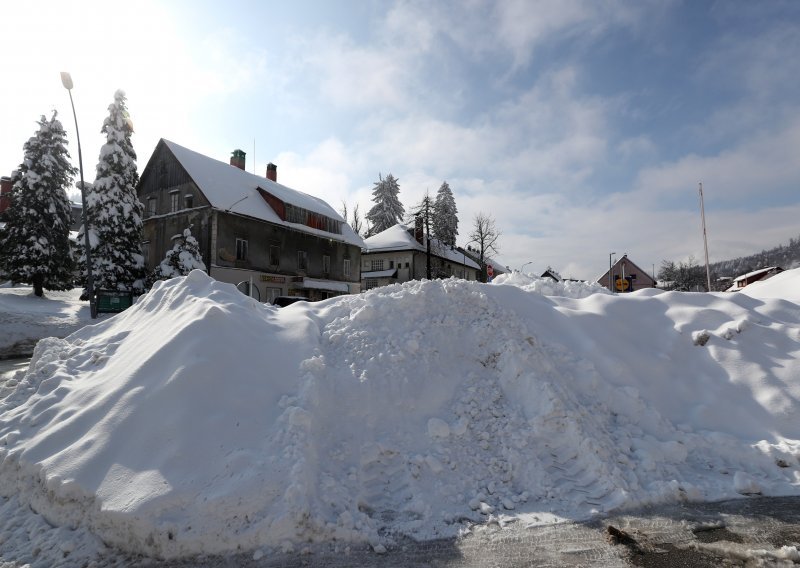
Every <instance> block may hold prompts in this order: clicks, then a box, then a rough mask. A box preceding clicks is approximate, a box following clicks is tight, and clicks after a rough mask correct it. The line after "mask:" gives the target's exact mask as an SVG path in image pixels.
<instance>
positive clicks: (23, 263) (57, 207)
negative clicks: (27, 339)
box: [0, 112, 76, 296]
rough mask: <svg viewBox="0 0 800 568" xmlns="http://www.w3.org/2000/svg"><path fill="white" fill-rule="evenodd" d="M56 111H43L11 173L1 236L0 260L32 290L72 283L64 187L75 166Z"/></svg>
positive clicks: (38, 292)
mask: <svg viewBox="0 0 800 568" xmlns="http://www.w3.org/2000/svg"><path fill="white" fill-rule="evenodd" d="M56 115H57V113H56V112H53V117H52V118H51V119H50V120H49V121H48V120H47V118H45V117H44V116H42V118H41V120H39V122H38V123H37V124H39V130H38V131H37V132H36V134H35V135H34V136H33V137H32V138H31V139H30V140H28V141H27V142H26V143H25V145H24V147H23V149H24V152H25V157H24V160H23V162H22V164H20V166H19V170H18V171H17V172H16V173H15V175H14V178H13V180H14V181H13V187H12V190H11V207H9V208H8V210H7V211H6V215H5V220H6V228H5V231H4V233H5V234H4V238H3V239H2V241H0V262H2V264H3V267H4V269H5V272H6V273H7V275H8V277H9V278H10V279H11V280H12V281H15V282H29V283H31V284H32V285H33V289H34V294H35V295H37V296H42V295H43V289H47V290H69V289H70V288H72V279H73V273H72V269H73V262H72V254H71V251H70V242H69V226H70V223H71V222H72V214H71V206H70V203H69V199H68V198H67V193H66V189H67V188H68V187H69V186H70V184H71V182H72V179H73V176H74V175H75V172H76V169H75V168H74V167H73V166H72V165H71V164H70V161H69V152H67V148H66V144H67V137H66V133H65V132H64V127H63V126H62V125H61V122H59V121H58V120H56Z"/></svg>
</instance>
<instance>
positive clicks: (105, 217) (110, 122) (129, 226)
mask: <svg viewBox="0 0 800 568" xmlns="http://www.w3.org/2000/svg"><path fill="white" fill-rule="evenodd" d="M125 100H126V99H125V93H124V92H123V91H122V90H119V91H117V92H116V93H115V94H114V102H113V103H112V104H111V105H109V107H108V111H109V115H108V117H107V118H106V119H105V120H104V121H103V128H102V129H101V130H100V131H101V132H102V133H103V134H105V135H106V143H105V144H104V145H103V147H102V148H100V159H99V162H98V164H97V176H96V178H95V181H94V184H93V185H92V187H91V189H90V190H89V191H88V192H87V196H86V204H87V209H88V210H87V212H86V215H85V216H84V222H85V221H86V219H88V222H89V242H90V246H91V247H92V254H91V257H92V273H93V276H94V287H95V289H110V290H130V291H133V292H142V291H143V289H144V257H143V256H142V254H141V248H140V243H141V240H142V214H143V212H144V207H143V206H142V204H141V202H140V201H139V199H138V197H137V196H136V184H137V183H138V182H139V174H138V172H137V171H136V152H134V150H133V145H132V144H131V134H132V133H133V125H132V123H131V121H130V118H129V117H128V110H127V107H126V105H125ZM85 229H86V227H85V226H82V227H81V229H80V231H79V234H78V250H79V254H80V259H79V262H80V263H81V265H82V273H83V278H84V282H85V281H86V254H85V251H84V239H83V232H84V230H85Z"/></svg>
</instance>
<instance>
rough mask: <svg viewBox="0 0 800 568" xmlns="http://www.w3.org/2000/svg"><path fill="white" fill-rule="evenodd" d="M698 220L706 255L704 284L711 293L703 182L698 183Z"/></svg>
mask: <svg viewBox="0 0 800 568" xmlns="http://www.w3.org/2000/svg"><path fill="white" fill-rule="evenodd" d="M700 218H701V219H702V221H703V248H704V249H705V253H706V284H707V285H708V291H709V292H711V269H710V268H709V266H708V237H707V235H706V208H705V205H704V204H703V182H700Z"/></svg>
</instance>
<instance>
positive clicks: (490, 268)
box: [486, 264, 494, 278]
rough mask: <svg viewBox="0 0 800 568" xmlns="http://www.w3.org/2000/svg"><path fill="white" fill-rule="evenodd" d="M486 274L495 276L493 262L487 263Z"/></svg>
mask: <svg viewBox="0 0 800 568" xmlns="http://www.w3.org/2000/svg"><path fill="white" fill-rule="evenodd" d="M486 276H488V277H489V278H491V277H492V276H494V267H493V266H492V265H491V264H487V265H486Z"/></svg>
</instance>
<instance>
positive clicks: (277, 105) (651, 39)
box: [0, 0, 800, 278]
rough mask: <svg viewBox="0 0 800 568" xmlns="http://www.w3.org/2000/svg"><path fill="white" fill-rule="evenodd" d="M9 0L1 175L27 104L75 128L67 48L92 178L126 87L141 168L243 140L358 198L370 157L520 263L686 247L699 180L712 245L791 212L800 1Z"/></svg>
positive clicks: (253, 151) (696, 228)
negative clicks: (479, 216)
mask: <svg viewBox="0 0 800 568" xmlns="http://www.w3.org/2000/svg"><path fill="white" fill-rule="evenodd" d="M8 4H9V3H3V4H0V20H2V21H3V22H6V23H7V30H8V32H7V33H6V32H4V34H3V36H2V37H0V52H2V53H3V57H2V59H1V60H0V71H2V76H3V77H4V78H6V84H5V88H4V94H3V102H4V104H3V105H2V110H0V113H2V114H0V127H1V128H2V131H3V136H2V140H0V171H2V172H3V173H4V174H6V175H7V173H10V171H11V170H12V169H13V168H14V167H16V165H17V164H18V163H19V162H20V161H21V158H22V144H23V143H24V142H25V140H27V138H28V137H30V136H31V135H32V133H33V131H34V130H35V120H36V119H37V118H38V117H39V116H40V115H41V114H42V113H49V112H50V111H51V110H52V109H54V108H55V109H57V110H58V111H59V113H60V116H61V118H62V121H63V122H64V125H65V127H66V129H67V131H68V134H69V135H70V136H72V135H73V132H74V126H73V122H72V116H71V111H70V109H69V98H68V96H67V93H66V92H65V91H64V89H63V88H62V87H61V84H60V80H59V76H58V72H59V71H62V70H67V71H70V72H71V73H72V76H73V80H74V82H75V90H74V91H73V94H74V96H75V102H76V107H77V112H78V119H79V125H80V128H81V134H82V145H83V150H84V166H85V169H86V170H87V171H88V172H89V173H88V174H87V178H92V177H93V176H92V174H91V172H92V171H93V168H94V165H95V164H96V161H97V154H98V151H99V148H100V145H101V144H102V139H101V138H100V135H99V130H100V126H101V124H102V120H103V117H104V116H105V114H106V110H105V109H106V107H107V106H108V104H110V103H111V101H112V98H113V93H114V91H115V90H116V89H117V88H122V89H124V90H125V91H126V92H127V94H128V104H129V109H130V111H131V116H132V119H133V121H134V124H135V126H136V135H135V137H134V145H135V148H136V150H137V152H138V154H139V166H140V169H142V168H143V167H144V165H145V164H146V162H147V159H148V158H149V156H150V154H151V153H152V151H153V149H154V148H155V145H156V142H157V141H158V139H159V138H160V137H165V138H168V139H170V140H173V141H175V142H177V143H179V144H182V145H184V146H188V147H190V148H192V149H194V150H197V151H200V152H203V153H205V154H207V155H209V156H213V157H215V158H217V159H220V160H224V161H227V160H228V158H229V156H230V152H231V151H232V150H233V149H235V148H241V149H243V150H244V151H245V152H247V168H248V170H251V171H252V170H253V168H255V171H256V172H257V173H264V172H265V171H266V164H267V162H270V161H272V162H274V163H276V164H278V179H279V181H281V182H282V183H285V184H287V185H289V186H290V187H294V188H296V189H299V190H302V191H305V192H307V193H311V194H314V195H317V196H320V197H322V198H324V199H326V200H327V201H328V202H329V203H331V205H333V206H334V207H336V208H337V209H338V208H340V205H341V202H342V201H343V200H345V201H347V203H348V204H349V205H350V207H351V208H352V206H353V204H354V203H360V206H361V210H362V212H365V211H366V210H368V209H369V207H370V206H371V201H370V198H371V188H372V185H373V183H374V182H375V181H376V180H377V179H378V174H379V173H383V174H386V173H392V174H394V175H395V176H396V177H398V178H399V180H400V188H401V192H400V199H401V201H402V202H403V204H404V205H405V206H406V209H409V208H410V207H411V206H412V205H413V204H415V203H417V202H418V201H419V199H420V198H421V196H422V195H423V193H424V192H425V190H430V191H431V192H435V191H436V190H437V189H438V187H439V185H440V184H441V182H442V181H443V180H447V182H448V183H449V184H450V187H451V188H452V189H453V192H454V195H455V198H456V204H457V206H458V208H459V217H460V225H459V232H460V238H459V243H464V242H466V240H467V239H466V235H467V234H468V233H469V231H470V228H471V226H472V219H473V218H474V215H475V214H476V213H478V212H483V213H488V214H491V215H492V216H493V217H494V218H495V220H496V223H497V226H498V228H499V229H500V230H501V231H502V233H503V235H502V237H501V239H500V246H501V255H500V257H501V259H502V260H503V261H504V262H505V263H506V264H509V265H511V266H512V267H514V268H519V267H520V266H521V265H522V264H523V263H526V262H528V261H533V262H532V264H531V265H529V266H528V267H527V269H531V268H533V270H535V271H543V270H544V269H545V268H546V267H547V266H548V265H549V266H552V267H554V268H555V269H557V270H560V271H561V272H562V274H563V275H565V276H573V277H578V278H595V277H597V276H599V275H600V274H601V273H602V272H603V270H604V267H605V266H607V263H608V254H609V253H610V252H612V251H615V252H617V253H618V254H621V253H624V252H627V253H628V254H629V256H630V257H631V258H632V259H633V260H634V261H635V262H637V263H638V264H639V265H640V266H642V267H643V268H650V267H652V265H654V264H655V265H656V268H657V267H658V265H659V264H660V263H661V261H662V260H663V259H673V260H680V259H685V258H687V257H688V256H689V255H694V257H695V258H697V259H701V258H702V251H703V244H702V233H701V230H700V215H699V201H698V192H697V187H698V182H700V181H702V182H703V184H704V193H705V197H706V216H707V224H708V237H709V253H710V257H711V260H712V261H714V260H725V259H727V258H731V257H735V256H739V255H745V254H750V253H752V252H756V251H760V250H761V249H762V248H768V247H771V246H774V245H777V244H780V243H783V242H786V241H788V239H789V238H790V237H796V236H797V235H798V234H800V223H798V221H797V219H800V198H798V190H800V159H798V156H800V79H798V77H800V2H796V1H787V2H778V1H765V2H750V1H742V2H737V1H733V0H730V1H724V2H703V1H699V0H695V1H687V2H670V1H659V2H643V1H633V0H632V1H616V0H606V1H603V0H590V1H577V0H561V1H555V0H553V1H545V2H535V1H502V2H488V1H478V0H469V1H453V2H445V1H441V2H388V1H379V2H378V1H376V2H369V1H360V2H332V1H327V2H322V1H320V2H302V1H301V2H269V3H268V2H226V3H225V4H224V5H223V4H221V3H218V2H196V1H192V2H179V1H175V2H135V3H131V2H127V3H119V2H97V3H92V2H27V3H14V4H19V5H11V6H10V5H8ZM15 53H19V54H20V56H19V57H14V56H13V54H15ZM9 54H12V55H11V56H10V55H9ZM23 54H24V55H25V57H22V55H23ZM71 151H72V154H73V157H75V158H77V148H76V147H75V145H74V144H72V148H71ZM6 172H7V173H6Z"/></svg>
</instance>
